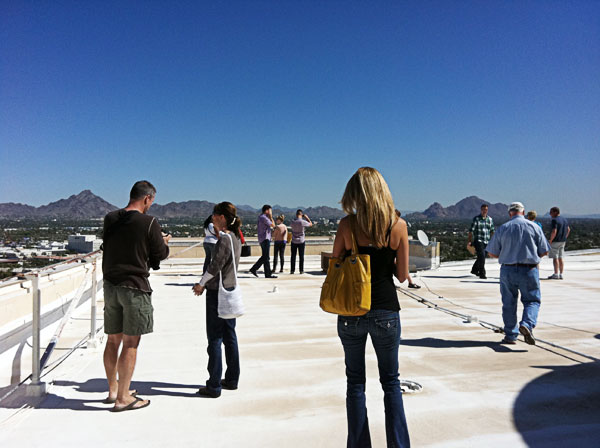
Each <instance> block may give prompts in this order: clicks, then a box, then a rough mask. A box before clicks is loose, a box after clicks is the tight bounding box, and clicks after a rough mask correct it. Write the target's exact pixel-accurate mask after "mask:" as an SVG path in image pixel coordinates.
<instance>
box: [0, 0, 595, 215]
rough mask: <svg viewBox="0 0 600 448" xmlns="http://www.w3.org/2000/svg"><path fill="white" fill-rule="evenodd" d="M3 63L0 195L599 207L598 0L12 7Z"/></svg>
mask: <svg viewBox="0 0 600 448" xmlns="http://www.w3.org/2000/svg"><path fill="white" fill-rule="evenodd" d="M0 59H1V63H0V202H22V203H28V204H31V205H36V206H37V205H42V204H46V203H48V202H51V201H55V200H57V199H60V198H63V197H67V196H69V195H71V194H74V193H78V192H79V191H81V190H83V189H91V190H92V191H93V192H94V193H96V194H98V195H100V196H102V197H103V198H105V199H106V200H108V201H109V202H112V203H114V204H115V205H119V206H121V205H124V204H125V203H126V202H127V196H128V192H129V189H130V187H131V185H132V183H133V182H134V181H136V180H139V179H148V180H150V181H152V182H153V183H154V184H155V185H156V186H157V188H158V197H157V202H158V203H162V204H164V203H167V202H170V201H185V200H190V199H205V200H209V201H213V202H217V201H222V200H230V201H232V202H234V203H237V204H250V205H253V206H260V205H261V204H263V203H271V204H276V203H278V204H282V205H286V206H290V207H293V206H296V205H303V206H314V205H330V206H336V205H337V204H338V201H339V200H340V198H341V195H342V192H343V189H344V186H345V184H346V182H347V180H348V179H349V177H350V176H351V175H352V174H353V172H354V171H355V170H356V169H357V168H358V167H360V166H365V165H369V166H373V167H375V168H378V169H379V170H380V171H381V172H382V173H383V175H384V176H385V178H386V179H387V181H388V183H389V185H390V188H391V190H392V193H393V195H394V199H395V201H396V205H397V207H398V208H400V209H402V210H423V209H425V208H426V207H427V206H429V205H430V204H431V203H432V202H434V201H438V202H440V203H442V204H443V205H444V206H447V205H450V204H454V203H455V202H457V201H458V200H460V199H462V198H464V197H466V196H470V195H477V196H479V197H481V198H484V199H486V200H488V201H491V202H505V203H508V202H511V201H515V200H520V201H522V202H524V203H525V206H526V207H527V208H535V209H537V210H538V211H543V212H545V211H546V210H547V209H548V208H549V207H550V206H552V205H559V206H560V207H561V209H562V210H564V211H565V212H567V213H598V212H600V183H599V182H598V181H597V177H598V170H599V168H600V83H599V82H598V80H599V79H600V2H597V1H591V2H586V1H573V2H571V1H509V0H506V1H497V2H494V1H472V2H470V1H465V2H459V1H414V2H406V1H395V2H358V1H345V2H341V1H251V0H247V1H239V2H236V1H227V2H226V1H211V2H200V1H198V2H180V1H169V2H167V1H163V2H159V1H144V2H142V1H135V2H133V1H118V2H110V1H103V2H92V1H84V2H82V1H77V2H67V1H55V2H22V1H16V0H13V1H10V2H9V1H6V2H2V3H0ZM594 179H596V180H594Z"/></svg>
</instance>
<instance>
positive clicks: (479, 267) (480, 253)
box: [471, 241, 487, 275]
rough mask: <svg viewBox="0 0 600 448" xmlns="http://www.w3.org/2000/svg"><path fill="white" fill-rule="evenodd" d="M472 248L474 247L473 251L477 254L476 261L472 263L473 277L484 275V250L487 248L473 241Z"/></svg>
mask: <svg viewBox="0 0 600 448" xmlns="http://www.w3.org/2000/svg"><path fill="white" fill-rule="evenodd" d="M473 246H475V251H476V253H477V260H475V263H473V268H472V269H471V271H472V272H474V273H475V275H486V274H485V248H486V247H487V244H486V243H483V242H481V241H474V242H473Z"/></svg>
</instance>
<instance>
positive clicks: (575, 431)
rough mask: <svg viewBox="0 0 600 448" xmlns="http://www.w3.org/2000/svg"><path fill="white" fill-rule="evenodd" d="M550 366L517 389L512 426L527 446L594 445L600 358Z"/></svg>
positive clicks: (598, 434) (599, 435)
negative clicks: (546, 370) (519, 389)
mask: <svg viewBox="0 0 600 448" xmlns="http://www.w3.org/2000/svg"><path fill="white" fill-rule="evenodd" d="M536 368H539V369H551V371H550V372H547V373H545V374H543V375H541V376H539V377H537V378H536V379H534V380H533V381H531V382H530V383H528V384H527V385H526V386H525V387H524V388H523V389H522V390H521V392H520V393H519V395H518V397H517V399H516V400H515V403H514V406H513V418H514V422H515V426H516V428H517V430H518V431H519V433H520V434H521V437H522V438H523V440H524V441H525V443H526V444H527V446H529V447H534V448H535V447H540V448H541V447H544V448H545V447H559V446H560V447H562V446H577V447H579V448H584V447H597V446H598V441H599V440H600V381H598V378H600V362H599V361H595V362H589V363H584V364H575V365H569V366H536Z"/></svg>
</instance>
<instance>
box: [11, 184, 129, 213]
mask: <svg viewBox="0 0 600 448" xmlns="http://www.w3.org/2000/svg"><path fill="white" fill-rule="evenodd" d="M116 209H117V207H115V206H114V205H112V204H110V203H108V202H106V201H105V200H104V199H102V198H101V197H100V196H96V195H95V194H94V193H92V192H91V191H90V190H84V191H82V192H81V193H79V194H77V195H73V196H70V197H69V198H67V199H61V200H59V201H56V202H51V203H50V204H48V205H43V206H41V207H32V206H30V205H23V204H14V203H12V202H9V203H5V204H0V217H1V218H72V219H85V218H102V217H103V216H104V215H106V214H107V213H108V212H110V211H113V210H116Z"/></svg>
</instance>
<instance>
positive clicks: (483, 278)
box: [479, 274, 487, 280]
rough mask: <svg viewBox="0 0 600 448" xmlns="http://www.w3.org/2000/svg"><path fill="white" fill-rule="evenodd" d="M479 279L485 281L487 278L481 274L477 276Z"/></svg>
mask: <svg viewBox="0 0 600 448" xmlns="http://www.w3.org/2000/svg"><path fill="white" fill-rule="evenodd" d="M479 278H480V279H482V280H487V277H486V276H485V274H481V275H480V276H479Z"/></svg>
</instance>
